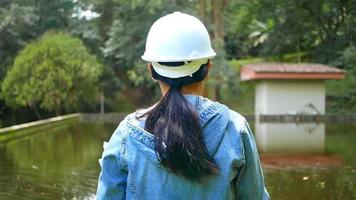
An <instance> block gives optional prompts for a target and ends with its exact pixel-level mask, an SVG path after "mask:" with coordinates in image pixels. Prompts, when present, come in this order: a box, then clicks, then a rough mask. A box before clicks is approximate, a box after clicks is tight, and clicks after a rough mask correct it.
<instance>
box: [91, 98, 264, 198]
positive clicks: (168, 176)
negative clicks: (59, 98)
mask: <svg viewBox="0 0 356 200" xmlns="http://www.w3.org/2000/svg"><path fill="white" fill-rule="evenodd" d="M185 98H186V99H187V100H188V102H189V105H190V106H191V108H192V110H194V111H195V112H196V113H197V115H198V117H199V121H200V125H201V127H202V131H203V134H202V135H203V139H204V143H205V146H206V149H207V153H208V154H209V156H211V157H212V158H213V160H214V161H215V164H216V165H217V167H218V172H217V173H216V174H212V175H209V176H206V177H204V178H202V179H201V180H199V181H192V180H190V179H187V178H186V177H184V176H182V175H179V174H177V173H173V172H172V171H171V170H170V169H169V168H167V167H164V166H162V165H161V162H160V160H159V156H157V152H156V151H155V137H154V135H152V134H151V133H149V132H147V131H145V130H144V127H145V118H137V116H138V115H140V112H136V113H133V114H130V115H128V116H127V117H126V118H125V119H124V120H123V121H122V122H121V123H120V125H119V127H118V128H117V130H116V131H115V132H114V134H113V136H112V138H111V139H110V141H109V142H108V144H107V145H105V150H104V153H103V157H102V160H101V161H100V163H101V166H102V173H101V175H100V178H99V185H98V192H97V198H98V199H150V200H154V199H170V200H174V199H214V200H217V199H256V200H257V199H269V197H268V193H267V192H266V191H265V187H264V181H263V175H262V171H261V166H260V162H259V158H258V153H257V149H256V146H255V142H254V139H253V135H252V133H251V131H250V129H249V126H248V124H247V122H246V120H245V119H244V118H243V117H242V116H241V115H239V114H238V113H236V112H234V111H231V110H229V109H228V108H227V107H226V106H224V105H222V104H220V103H217V102H212V101H210V100H209V99H206V98H203V97H200V96H195V95H185ZM141 112H142V111H141Z"/></svg>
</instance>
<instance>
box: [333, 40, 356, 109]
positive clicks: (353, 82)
mask: <svg viewBox="0 0 356 200" xmlns="http://www.w3.org/2000/svg"><path fill="white" fill-rule="evenodd" d="M334 64H335V65H337V66H339V67H340V68H344V69H345V70H346V78H345V79H344V80H335V81H328V82H327V85H326V86H327V87H326V89H327V103H328V106H327V108H328V110H327V111H328V112H332V113H335V112H345V113H347V112H356V87H355V86H356V47H354V46H351V47H348V48H346V49H345V50H344V51H343V52H342V55H341V56H340V57H339V58H338V59H337V60H336V61H335V62H334Z"/></svg>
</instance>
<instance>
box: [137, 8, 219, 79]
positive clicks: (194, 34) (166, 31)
mask: <svg viewBox="0 0 356 200" xmlns="http://www.w3.org/2000/svg"><path fill="white" fill-rule="evenodd" d="M215 55H216V53H215V52H214V50H213V48H212V47H211V42H210V37H209V33H208V31H207V30H206V28H205V26H204V24H203V23H202V22H201V21H200V20H199V19H197V18H196V17H194V16H191V15H188V14H184V13H181V12H174V13H172V14H168V15H166V16H163V17H161V18H159V19H158V20H157V21H156V22H155V23H154V24H153V25H152V27H151V29H150V31H149V33H148V35H147V41H146V50H145V53H144V54H143V56H142V59H143V60H145V61H148V62H152V65H153V67H154V69H155V70H156V71H157V73H159V74H160V75H162V76H166V77H170V78H179V77H183V76H187V75H190V74H192V73H194V72H195V71H197V70H198V69H199V67H200V65H201V63H202V62H203V64H205V63H206V62H207V60H208V59H210V58H213V57H214V56H215ZM181 61H183V62H184V61H197V62H189V63H188V62H185V65H182V66H180V67H179V68H178V67H172V66H164V65H161V64H158V62H181ZM198 64H199V66H198ZM187 67H189V68H190V69H187ZM158 68H160V69H161V70H160V69H158ZM168 68H175V69H172V70H170V69H168ZM193 68H194V69H193ZM157 69H158V70H157ZM179 69H181V70H183V71H184V72H182V71H180V70H179ZM159 71H160V72H161V73H164V74H161V73H160V72H159ZM165 72H167V73H168V74H167V73H165Z"/></svg>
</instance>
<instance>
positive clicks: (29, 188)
mask: <svg viewBox="0 0 356 200" xmlns="http://www.w3.org/2000/svg"><path fill="white" fill-rule="evenodd" d="M252 127H255V126H254V125H253V126H252ZM115 128H116V125H115V124H100V123H79V124H76V125H72V126H70V127H66V128H63V129H60V130H55V131H50V132H43V133H37V134H34V135H31V136H29V137H26V138H22V139H19V140H14V141H10V142H7V143H5V144H0V199H4V200H6V199H93V198H94V194H95V191H96V185H97V178H98V175H99V171H100V168H99V165H98V159H99V158H100V156H101V153H102V142H103V141H104V140H107V139H108V138H109V137H110V135H111V134H112V132H113V131H114V129H115ZM254 129H255V131H256V141H258V145H259V148H260V149H261V150H263V151H264V153H261V157H265V155H277V157H278V156H279V155H280V154H281V153H283V154H288V155H302V158H304V157H303V156H306V157H309V158H312V159H314V157H313V156H315V155H325V158H329V157H331V158H332V157H335V156H336V157H337V158H338V159H339V160H341V164H338V165H337V166H328V165H327V164H326V165H325V166H324V165H322V167H320V166H319V165H316V167H315V166H308V165H307V166H306V167H305V166H304V167H295V166H293V164H292V166H284V165H282V166H279V167H276V168H273V165H272V167H270V166H267V165H266V166H267V167H266V166H265V167H264V171H265V181H266V185H267V188H268V190H269V192H270V194H271V197H272V198H273V199H276V200H283V199H293V200H299V199H303V200H304V199H318V200H324V199H325V200H329V199H330V200H333V199H343V200H348V199H356V190H355V188H356V187H355V180H356V162H355V158H354V157H355V155H356V145H355V141H356V125H352V124H326V125H324V124H280V125H279V126H278V124H263V125H262V126H260V125H257V124H256V128H254ZM261 130H262V131H261ZM285 134H289V135H288V136H287V137H285V136H286V135H285ZM303 144H304V145H303ZM310 156H311V157H310ZM299 158H300V157H299ZM309 164H310V163H309Z"/></svg>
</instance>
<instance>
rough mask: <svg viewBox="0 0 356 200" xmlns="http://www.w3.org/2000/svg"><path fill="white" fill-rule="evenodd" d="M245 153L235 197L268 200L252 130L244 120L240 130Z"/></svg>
mask: <svg viewBox="0 0 356 200" xmlns="http://www.w3.org/2000/svg"><path fill="white" fill-rule="evenodd" d="M241 137H242V143H243V147H244V154H245V164H244V165H243V166H242V167H241V168H240V172H239V175H238V177H237V181H236V182H235V191H236V199H238V200H245V199H246V200H249V199H254V200H268V199H270V197H269V194H268V192H267V190H266V187H265V185H264V179H263V172H262V167H261V163H260V158H259V156H258V151H257V147H256V143H255V139H254V137H253V134H252V131H251V129H250V127H249V125H248V123H247V121H245V126H244V128H243V130H242V132H241Z"/></svg>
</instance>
